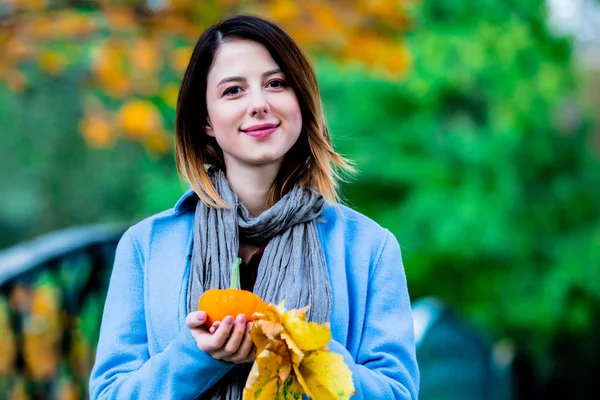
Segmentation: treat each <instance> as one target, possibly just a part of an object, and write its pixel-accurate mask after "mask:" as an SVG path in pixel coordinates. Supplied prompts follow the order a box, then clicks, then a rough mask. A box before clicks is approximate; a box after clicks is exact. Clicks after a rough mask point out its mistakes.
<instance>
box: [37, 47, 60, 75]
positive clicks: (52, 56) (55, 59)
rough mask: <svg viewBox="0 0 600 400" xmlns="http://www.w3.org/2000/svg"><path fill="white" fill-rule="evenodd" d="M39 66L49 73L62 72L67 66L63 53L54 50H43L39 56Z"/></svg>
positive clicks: (56, 73)
mask: <svg viewBox="0 0 600 400" xmlns="http://www.w3.org/2000/svg"><path fill="white" fill-rule="evenodd" d="M39 64H40V67H41V68H42V69H43V70H44V71H46V72H48V73H49V74H50V75H58V74H60V73H61V72H63V71H64V70H65V68H66V66H67V59H66V57H65V55H64V54H61V53H57V52H54V51H45V52H43V53H42V54H41V55H40V58H39Z"/></svg>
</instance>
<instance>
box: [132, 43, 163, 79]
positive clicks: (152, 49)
mask: <svg viewBox="0 0 600 400" xmlns="http://www.w3.org/2000/svg"><path fill="white" fill-rule="evenodd" d="M131 59H132V61H133V65H134V67H135V68H137V70H138V72H141V73H147V74H148V73H150V74H153V73H156V72H158V70H159V68H160V67H161V64H162V61H161V59H160V58H159V49H158V43H157V41H153V40H152V39H149V38H142V39H139V40H137V41H136V42H135V43H134V44H133V48H132V50H131Z"/></svg>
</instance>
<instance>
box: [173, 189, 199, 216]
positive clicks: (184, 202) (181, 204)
mask: <svg viewBox="0 0 600 400" xmlns="http://www.w3.org/2000/svg"><path fill="white" fill-rule="evenodd" d="M198 200H199V197H198V195H197V194H196V192H194V189H189V190H188V191H187V192H185V193H184V194H183V196H181V197H180V198H179V200H177V203H175V207H173V215H174V216H178V215H181V214H183V213H184V212H186V211H189V210H192V209H193V208H194V207H195V206H196V203H197V202H198Z"/></svg>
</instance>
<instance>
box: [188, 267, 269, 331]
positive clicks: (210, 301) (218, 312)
mask: <svg viewBox="0 0 600 400" xmlns="http://www.w3.org/2000/svg"><path fill="white" fill-rule="evenodd" d="M241 263H242V259H241V258H237V259H236V260H235V261H234V262H233V266H232V272H231V287H230V288H229V289H210V290H207V291H206V292H204V293H203V294H202V296H200V300H198V310H202V311H204V312H206V317H207V318H206V326H212V324H213V323H214V322H215V321H223V318H225V317H226V316H228V315H231V316H232V317H234V318H235V317H237V316H238V315H239V314H244V315H245V316H246V322H252V321H253V320H254V317H253V316H254V313H256V312H260V311H262V310H264V309H265V308H266V305H265V302H264V301H263V299H261V298H260V297H259V296H257V295H255V294H254V293H252V292H249V291H247V290H241V289H239V285H240V264H241Z"/></svg>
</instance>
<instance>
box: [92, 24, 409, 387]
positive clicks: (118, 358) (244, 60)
mask: <svg viewBox="0 0 600 400" xmlns="http://www.w3.org/2000/svg"><path fill="white" fill-rule="evenodd" d="M176 155H177V163H178V169H179V171H180V173H181V174H182V176H183V177H184V178H185V179H186V180H187V181H188V182H189V183H190V185H191V186H192V189H191V190H190V191H188V192H187V193H186V194H185V195H184V196H183V197H182V198H181V199H180V200H179V202H178V203H177V204H176V205H175V207H174V208H173V209H171V210H168V211H165V212H163V213H161V214H158V215H155V216H153V217H150V218H148V219H146V220H145V221H142V222H140V223H139V224H137V225H135V226H133V227H131V228H130V229H129V230H128V231H127V232H126V233H125V234H124V236H123V238H122V239H121V241H120V243H119V246H118V248H117V253H116V258H115V264H114V269H113V273H112V277H111V281H110V287H109V290H108V295H107V299H106V305H105V310H104V315H103V320H102V327H101V332H100V340H99V344H98V350H97V355H96V363H95V366H94V369H93V371H92V376H91V379H90V392H91V397H92V398H93V399H152V398H165V399H184V398H185V399H187V398H209V399H210V398H227V399H239V398H241V393H242V389H243V387H244V384H245V381H246V377H247V376H248V372H249V369H250V366H251V365H252V361H253V360H254V356H255V354H254V349H253V345H252V341H251V339H250V335H249V333H248V329H249V326H250V324H249V323H246V321H245V319H244V316H243V315H240V316H237V315H232V316H228V317H226V318H224V319H223V321H218V322H216V323H215V324H214V325H213V326H211V327H206V326H205V321H206V313H204V312H203V311H202V310H197V304H198V298H199V297H200V295H201V294H202V293H203V291H205V290H207V289H209V288H225V287H228V286H229V282H230V274H231V271H230V266H231V264H232V262H233V261H234V259H235V258H237V257H238V256H239V257H241V258H242V260H243V266H242V287H243V288H246V289H249V290H253V291H254V292H255V293H256V294H258V295H259V296H261V297H262V298H263V299H265V300H267V301H270V302H272V303H276V304H277V303H279V302H280V301H281V300H283V299H285V300H286V307H287V308H300V307H303V306H305V305H308V304H310V305H311V307H310V309H309V311H308V314H307V316H308V318H309V319H310V320H311V321H316V322H321V323H322V322H330V323H331V332H332V341H331V342H330V345H329V349H330V350H332V351H335V352H337V353H339V354H341V355H342V356H343V357H344V360H345V362H346V364H347V365H348V366H349V368H350V369H351V371H352V373H353V380H354V385H355V388H356V395H355V398H365V399H416V398H417V388H418V369H417V364H416V359H415V345H414V339H413V326H412V318H411V310H410V302H409V297H408V292H407V288H406V278H405V274H404V270H403V266H402V260H401V255H400V248H399V246H398V243H397V241H396V239H395V238H394V237H393V236H392V235H391V234H390V233H389V231H387V230H385V229H383V228H381V227H380V226H378V225H377V224H376V223H374V222H373V221H371V220H369V219H368V218H366V217H365V216H363V215H360V214H359V213H357V212H355V211H352V210H351V209H349V208H347V207H344V206H341V205H337V203H336V200H337V193H336V188H337V185H336V183H337V177H338V175H337V173H336V171H340V170H346V171H351V167H349V165H348V164H347V162H346V161H345V160H344V158H342V157H341V156H340V155H338V154H337V153H336V152H335V151H334V150H333V148H332V147H331V142H330V139H329V134H328V131H327V127H326V126H325V122H324V118H323V112H322V108H321V101H320V97H319V90H318V86H317V82H316V78H315V74H314V72H313V70H312V68H311V66H310V65H309V63H308V61H307V59H306V57H305V56H304V55H303V54H302V52H301V51H300V49H299V48H298V46H297V45H296V44H295V43H294V41H293V40H292V39H291V38H290V37H289V36H288V35H287V34H286V33H285V32H283V31H282V30H281V29H280V28H279V27H277V26H276V25H274V24H272V23H271V22H268V21H266V20H263V19H260V18H256V17H249V16H239V17H233V18H230V19H227V20H225V21H223V22H221V23H220V24H218V25H216V26H214V27H211V28H209V29H208V30H207V31H206V32H205V33H204V34H203V35H202V36H201V37H200V39H199V41H198V43H197V44H196V47H195V49H194V52H193V54H192V57H191V60H190V63H189V66H188V68H187V71H186V73H185V76H184V78H183V82H182V86H181V90H180V93H179V100H178V105H177V122H176ZM206 167H208V168H206Z"/></svg>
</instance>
